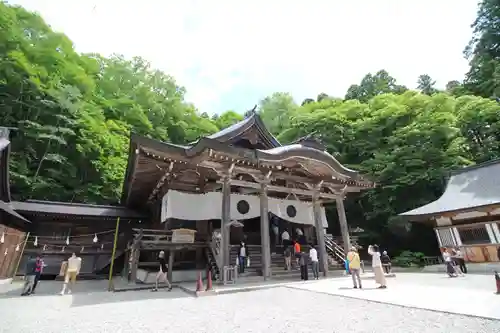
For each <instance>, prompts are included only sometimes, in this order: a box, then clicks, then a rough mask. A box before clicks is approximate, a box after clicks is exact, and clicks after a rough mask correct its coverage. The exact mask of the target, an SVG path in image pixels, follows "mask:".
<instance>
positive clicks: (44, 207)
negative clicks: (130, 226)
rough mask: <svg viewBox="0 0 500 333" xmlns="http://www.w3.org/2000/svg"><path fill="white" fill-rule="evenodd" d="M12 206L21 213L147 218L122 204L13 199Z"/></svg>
mask: <svg viewBox="0 0 500 333" xmlns="http://www.w3.org/2000/svg"><path fill="white" fill-rule="evenodd" d="M12 207H13V208H14V209H15V210H16V211H18V212H21V213H31V214H37V213H41V214H58V215H74V216H89V217H90V216H93V217H110V218H116V217H121V218H129V219H145V218H146V217H145V216H144V215H142V214H139V213H137V212H135V211H133V210H130V209H128V208H126V207H122V206H105V205H88V204H81V203H67V202H53V201H39V200H29V201H25V202H20V201H12Z"/></svg>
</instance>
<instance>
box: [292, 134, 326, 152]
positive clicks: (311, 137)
mask: <svg viewBox="0 0 500 333" xmlns="http://www.w3.org/2000/svg"><path fill="white" fill-rule="evenodd" d="M317 133H318V131H314V132H312V133H310V134H307V135H305V136H303V137H300V138H298V139H297V140H295V141H294V142H293V143H294V144H300V145H302V146H304V147H309V148H313V149H317V150H321V151H325V150H326V146H325V144H324V143H323V140H322V135H321V134H317Z"/></svg>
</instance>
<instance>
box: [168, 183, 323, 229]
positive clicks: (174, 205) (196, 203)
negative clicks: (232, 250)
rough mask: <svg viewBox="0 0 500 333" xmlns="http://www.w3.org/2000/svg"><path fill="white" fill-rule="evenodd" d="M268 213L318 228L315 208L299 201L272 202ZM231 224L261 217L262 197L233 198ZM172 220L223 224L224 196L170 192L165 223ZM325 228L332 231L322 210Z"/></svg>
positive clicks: (236, 196) (234, 195)
mask: <svg viewBox="0 0 500 333" xmlns="http://www.w3.org/2000/svg"><path fill="white" fill-rule="evenodd" d="M268 209H269V211H270V212H271V213H273V214H274V215H276V216H278V217H280V218H282V219H283V220H287V221H289V222H293V223H300V224H308V225H314V211H313V207H312V204H311V203H309V202H302V201H296V200H280V199H274V198H269V202H268ZM230 211H231V213H230V214H231V216H230V219H231V220H246V219H252V218H255V217H258V216H260V197H259V196H256V195H247V194H236V193H233V194H231V209H230ZM169 218H176V219H180V220H191V221H200V220H220V219H221V218H222V193H221V192H209V193H204V194H192V193H184V192H179V191H174V190H170V191H168V192H167V193H166V194H165V196H164V197H163V199H162V209H161V221H162V222H165V221H166V220H167V219H169ZM321 219H322V222H323V227H324V228H327V227H328V222H327V220H326V214H325V208H324V207H321Z"/></svg>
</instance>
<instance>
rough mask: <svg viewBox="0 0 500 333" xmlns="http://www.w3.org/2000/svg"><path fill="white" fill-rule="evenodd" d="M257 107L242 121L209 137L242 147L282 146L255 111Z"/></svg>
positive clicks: (268, 147) (265, 147)
mask: <svg viewBox="0 0 500 333" xmlns="http://www.w3.org/2000/svg"><path fill="white" fill-rule="evenodd" d="M256 108H257V106H255V107H254V108H253V109H252V110H250V111H249V112H247V117H246V118H245V119H243V120H242V121H240V122H237V123H236V124H233V125H231V126H229V127H227V128H225V129H223V130H222V131H219V132H217V133H214V134H212V135H209V136H207V138H208V139H212V140H217V141H219V142H222V143H227V144H230V145H233V146H235V147H240V148H250V149H271V148H276V147H280V146H281V144H280V143H279V142H278V140H276V138H275V137H274V136H273V135H272V134H271V133H270V132H269V131H268V130H267V128H266V126H265V125H264V122H263V121H262V119H261V118H260V116H259V115H258V113H257V112H256V111H255V109H256Z"/></svg>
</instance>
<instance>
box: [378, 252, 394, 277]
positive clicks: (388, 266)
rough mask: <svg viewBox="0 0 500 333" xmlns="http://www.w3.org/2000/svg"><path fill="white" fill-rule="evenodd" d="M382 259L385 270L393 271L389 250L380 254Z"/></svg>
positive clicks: (386, 271) (387, 272) (387, 271)
mask: <svg viewBox="0 0 500 333" xmlns="http://www.w3.org/2000/svg"><path fill="white" fill-rule="evenodd" d="M380 261H382V266H383V267H384V272H385V273H386V274H389V273H390V272H391V257H389V255H388V254H387V251H384V252H382V255H381V256H380Z"/></svg>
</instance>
